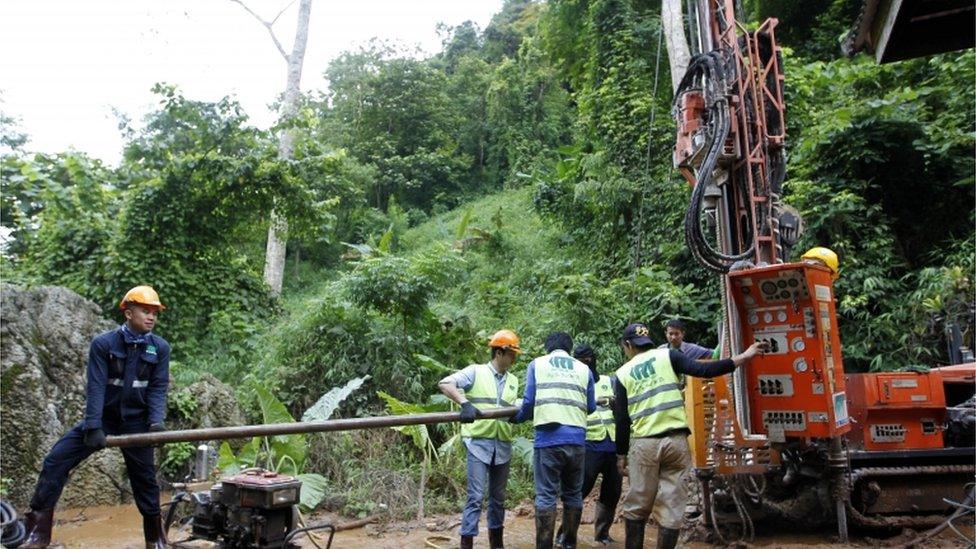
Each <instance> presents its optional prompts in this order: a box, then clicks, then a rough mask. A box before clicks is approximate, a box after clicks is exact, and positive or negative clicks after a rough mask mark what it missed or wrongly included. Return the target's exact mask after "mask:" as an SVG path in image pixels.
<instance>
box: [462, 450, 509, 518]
mask: <svg viewBox="0 0 976 549" xmlns="http://www.w3.org/2000/svg"><path fill="white" fill-rule="evenodd" d="M510 465H511V462H508V461H506V462H505V463H502V464H499V465H488V464H487V463H484V462H483V461H481V460H479V459H478V458H476V457H474V455H472V454H471V452H470V451H469V452H468V499H467V501H466V502H465V504H464V511H463V512H462V514H461V535H462V536H477V535H478V519H479V518H480V517H481V503H482V501H483V500H484V499H485V492H486V491H487V492H488V529H489V530H494V529H496V528H503V527H504V526H505V487H506V486H507V485H508V472H509V467H510ZM486 480H487V481H488V482H487V487H486V486H485V481H486ZM486 488H487V490H486Z"/></svg>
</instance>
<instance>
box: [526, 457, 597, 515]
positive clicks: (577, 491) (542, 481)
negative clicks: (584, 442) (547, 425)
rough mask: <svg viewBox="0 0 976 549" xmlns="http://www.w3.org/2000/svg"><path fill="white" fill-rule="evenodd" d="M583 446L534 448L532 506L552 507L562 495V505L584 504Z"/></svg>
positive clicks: (578, 505)
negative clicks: (533, 493) (533, 495)
mask: <svg viewBox="0 0 976 549" xmlns="http://www.w3.org/2000/svg"><path fill="white" fill-rule="evenodd" d="M585 453H586V450H585V449H584V447H583V446H570V445H563V446H549V447H547V448H536V449H535V451H534V452H533V456H532V458H533V459H532V461H533V462H534V463H533V465H535V506H536V507H537V508H539V509H555V508H556V499H557V498H558V497H559V496H560V495H561V496H562V500H563V507H575V508H582V507H583V461H584V460H583V454H585Z"/></svg>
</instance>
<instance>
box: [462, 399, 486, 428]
mask: <svg viewBox="0 0 976 549" xmlns="http://www.w3.org/2000/svg"><path fill="white" fill-rule="evenodd" d="M479 417H481V410H479V409H477V408H475V407H474V404H471V403H470V402H464V403H462V404H461V423H472V422H474V420H475V419H477V418H479Z"/></svg>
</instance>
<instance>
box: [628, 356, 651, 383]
mask: <svg viewBox="0 0 976 549" xmlns="http://www.w3.org/2000/svg"><path fill="white" fill-rule="evenodd" d="M656 360H657V358H656V357H651V358H650V359H648V360H646V361H644V362H641V363H640V364H638V365H637V366H634V369H633V370H631V371H630V377H632V378H634V379H638V380H643V379H647V378H650V377H654V376H655V375H657V372H656V371H655V370H654V361H656Z"/></svg>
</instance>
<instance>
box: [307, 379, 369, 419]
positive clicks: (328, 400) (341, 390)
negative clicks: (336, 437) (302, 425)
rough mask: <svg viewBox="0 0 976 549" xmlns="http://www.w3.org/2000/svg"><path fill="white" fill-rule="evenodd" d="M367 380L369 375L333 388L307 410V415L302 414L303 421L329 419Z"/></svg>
mask: <svg viewBox="0 0 976 549" xmlns="http://www.w3.org/2000/svg"><path fill="white" fill-rule="evenodd" d="M367 379H369V376H368V375H367V376H363V377H356V378H353V379H350V380H349V381H348V382H347V383H346V384H345V385H344V386H342V387H333V388H332V389H330V390H329V392H328V393H325V394H324V395H322V397H321V398H319V399H318V401H316V402H315V404H313V405H312V407H311V408H309V409H308V410H305V413H304V414H302V421H325V420H327V419H329V418H330V417H332V414H333V413H334V412H335V411H336V408H338V407H339V404H340V403H342V401H343V400H345V399H346V397H348V396H349V395H351V394H352V393H353V391H355V390H356V389H359V388H360V387H362V385H363V383H364V382H365V381H366V380H367Z"/></svg>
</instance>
